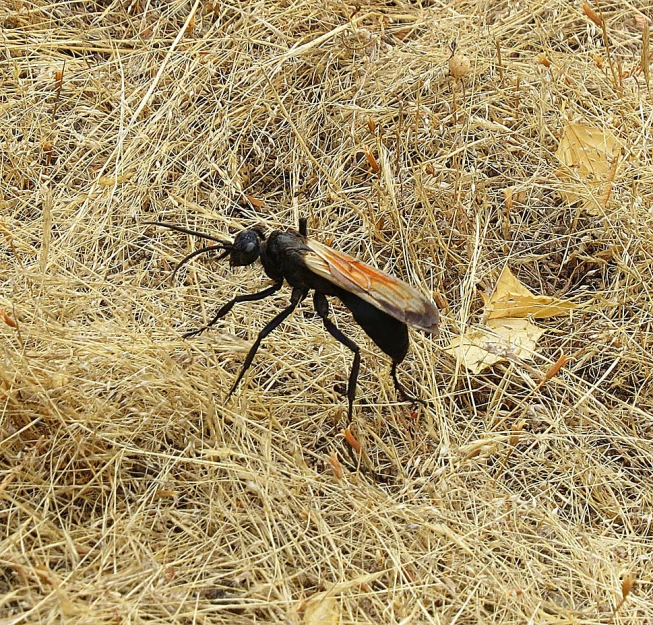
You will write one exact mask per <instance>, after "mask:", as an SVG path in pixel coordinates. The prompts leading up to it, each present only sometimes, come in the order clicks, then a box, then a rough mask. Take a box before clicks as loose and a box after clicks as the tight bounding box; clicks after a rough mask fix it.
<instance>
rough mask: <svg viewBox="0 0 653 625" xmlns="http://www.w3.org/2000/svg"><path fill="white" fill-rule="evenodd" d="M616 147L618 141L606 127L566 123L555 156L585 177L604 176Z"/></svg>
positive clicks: (615, 152)
mask: <svg viewBox="0 0 653 625" xmlns="http://www.w3.org/2000/svg"><path fill="white" fill-rule="evenodd" d="M618 148H619V143H618V141H617V140H616V139H615V138H614V136H613V135H612V134H611V133H610V131H609V130H607V129H601V128H592V127H590V126H585V125H583V124H567V125H566V126H565V129H564V131H563V132H562V137H560V143H559V144H558V150H557V151H556V157H557V158H558V160H559V161H560V162H561V163H563V164H564V165H566V166H567V167H570V168H572V169H575V170H577V171H578V173H579V174H580V175H581V176H583V177H585V178H586V177H589V176H605V175H606V174H607V173H608V170H609V169H610V161H611V160H612V158H614V156H616V154H617V151H618Z"/></svg>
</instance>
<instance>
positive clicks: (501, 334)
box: [445, 319, 544, 373]
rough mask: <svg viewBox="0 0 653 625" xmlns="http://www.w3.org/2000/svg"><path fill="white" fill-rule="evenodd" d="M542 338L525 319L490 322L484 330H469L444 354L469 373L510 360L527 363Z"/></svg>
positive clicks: (538, 329) (451, 344) (453, 341)
mask: <svg viewBox="0 0 653 625" xmlns="http://www.w3.org/2000/svg"><path fill="white" fill-rule="evenodd" d="M542 334H544V330H543V329H542V328H538V327H537V326H536V325H535V324H534V323H531V322H530V321H529V320H528V319H490V320H489V321H488V323H487V326H486V327H485V328H468V329H467V331H466V332H465V334H464V335H463V336H458V337H456V338H454V339H453V340H452V341H451V342H450V343H449V346H448V347H447V348H445V351H446V352H448V353H449V354H451V355H453V356H454V357H455V358H456V360H458V362H460V363H461V364H463V365H464V366H465V367H466V368H467V369H469V370H470V371H471V372H472V373H480V372H481V371H483V369H487V368H488V367H491V366H492V365H494V364H495V363H497V362H501V361H503V360H509V359H510V358H520V359H530V358H531V357H532V353H533V351H534V350H535V346H536V345H537V341H538V340H539V338H540V337H541V336H542Z"/></svg>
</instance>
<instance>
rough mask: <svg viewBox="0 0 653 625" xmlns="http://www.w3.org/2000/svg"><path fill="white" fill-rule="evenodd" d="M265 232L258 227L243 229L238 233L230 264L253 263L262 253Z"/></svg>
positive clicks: (235, 265)
mask: <svg viewBox="0 0 653 625" xmlns="http://www.w3.org/2000/svg"><path fill="white" fill-rule="evenodd" d="M263 238H264V237H263V232H262V231H261V230H260V229H258V228H253V229H251V230H243V231H242V232H239V233H238V234H237V235H236V238H235V239H234V242H233V245H232V246H231V250H230V253H229V264H230V265H231V266H232V267H243V266H245V265H251V264H252V263H253V262H255V261H256V259H257V258H258V257H259V255H260V253H261V241H263Z"/></svg>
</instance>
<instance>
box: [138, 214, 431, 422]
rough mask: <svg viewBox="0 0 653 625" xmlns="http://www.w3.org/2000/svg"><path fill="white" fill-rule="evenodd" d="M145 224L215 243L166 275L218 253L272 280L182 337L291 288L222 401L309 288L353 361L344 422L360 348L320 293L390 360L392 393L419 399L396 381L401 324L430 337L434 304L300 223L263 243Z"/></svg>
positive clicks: (404, 336)
mask: <svg viewBox="0 0 653 625" xmlns="http://www.w3.org/2000/svg"><path fill="white" fill-rule="evenodd" d="M146 223H148V224H151V225H155V226H161V227H163V228H168V229H170V230H176V231H178V232H183V233H185V234H190V235H193V236H197V237H201V238H203V239H208V240H209V241H214V242H215V243H216V244H217V245H210V246H208V247H204V248H201V249H198V250H196V251H194V252H193V253H191V254H188V256H186V257H185V258H183V259H182V260H181V261H180V262H179V264H178V265H177V266H176V267H175V270H174V272H173V276H174V275H175V273H176V272H177V271H178V270H179V268H180V267H181V266H182V265H184V264H185V263H187V262H188V261H189V260H191V259H192V258H195V257H196V256H199V255H200V254H206V253H209V252H213V251H218V250H220V251H222V254H220V255H219V257H218V259H223V258H226V257H227V256H229V262H230V264H231V266H235V267H241V266H244V265H251V264H252V263H254V262H256V260H257V259H260V260H261V264H262V265H263V269H264V270H265V273H266V274H267V275H268V277H269V278H271V279H272V280H273V282H274V284H272V285H271V286H269V287H268V288H267V289H263V290H262V291H260V292H258V293H251V294H247V295H238V296H237V297H234V298H233V299H232V300H231V301H229V302H227V303H226V304H225V305H224V306H222V308H220V310H219V311H218V312H217V313H216V315H215V317H213V319H212V320H211V321H210V322H209V323H208V324H207V325H206V326H204V327H202V328H199V329H198V330H194V331H192V332H187V333H186V334H184V336H185V337H190V336H194V335H196V334H199V333H200V332H202V331H204V330H206V329H207V328H209V327H211V326H212V325H214V324H215V323H217V322H218V320H219V319H221V318H222V317H224V316H225V315H226V314H227V313H228V312H229V311H230V310H231V309H232V308H233V307H234V305H235V304H237V303H239V302H253V301H257V300H262V299H264V298H266V297H268V296H270V295H272V294H273V293H275V292H276V291H278V290H279V289H280V288H281V287H282V286H283V281H284V280H285V281H286V282H288V284H289V285H290V286H291V287H292V295H291V296H290V305H289V306H288V307H287V308H285V309H284V310H282V311H281V312H280V313H279V314H277V315H276V316H275V317H274V318H273V319H272V320H271V321H269V322H268V324H267V325H266V326H265V327H264V328H263V330H261V332H260V333H259V335H258V336H257V337H256V340H255V341H254V344H253V345H252V347H251V348H250V350H249V353H248V354H247V357H246V358H245V363H244V364H243V368H242V369H241V371H240V373H239V374H238V377H237V378H236V381H235V382H234V384H233V386H232V387H231V390H230V391H229V394H228V395H227V399H228V398H229V397H230V396H231V394H232V393H233V392H234V391H235V390H236V387H237V386H238V384H239V383H240V381H241V380H242V378H243V376H244V375H245V372H246V371H247V369H249V367H250V365H251V364H252V361H253V360H254V356H255V355H256V352H257V351H258V348H259V347H260V345H261V341H262V340H263V339H264V338H265V337H266V336H267V335H268V334H270V332H272V331H273V330H274V329H275V328H277V327H278V326H279V325H280V324H281V323H282V322H283V321H284V320H285V319H286V318H288V317H289V316H290V315H291V314H292V312H293V311H294V310H295V308H296V307H297V305H298V304H299V303H300V302H301V301H302V300H303V299H304V298H305V297H306V296H307V295H308V293H309V291H311V290H313V291H314V293H313V305H314V306H315V311H316V312H317V314H318V315H319V316H320V317H321V318H322V322H323V323H324V327H325V328H326V330H327V332H328V333H329V334H330V335H331V336H332V337H333V338H334V339H336V341H339V342H340V343H342V344H343V345H345V346H346V347H348V348H349V349H350V350H351V351H352V352H354V362H353V364H352V367H351V372H350V374H349V383H348V386H347V399H348V400H349V408H348V412H347V414H348V419H349V421H351V416H352V407H353V403H354V397H355V395H356V381H357V379H358V371H359V369H360V348H359V347H358V345H356V343H354V341H352V340H351V339H350V338H348V337H347V336H345V335H344V334H343V332H341V331H340V330H339V329H338V328H337V327H336V325H335V324H334V323H333V321H331V319H329V303H328V301H327V298H326V296H327V295H331V296H335V297H337V298H338V299H340V300H341V301H342V303H343V304H344V305H345V306H346V307H347V308H348V309H349V310H350V312H351V314H352V315H353V316H354V319H355V320H356V322H357V323H358V324H359V325H360V326H361V328H363V330H365V332H366V333H367V335H368V336H369V337H370V338H371V339H372V340H373V341H374V342H375V343H376V345H377V346H378V347H379V348H380V349H381V350H382V351H383V352H385V353H386V354H387V355H388V356H390V358H391V359H392V369H391V374H392V379H393V381H394V384H395V388H396V390H397V392H398V393H399V395H401V397H402V398H403V399H410V400H413V401H415V400H416V401H421V400H418V399H417V398H415V397H412V396H410V395H409V394H408V393H407V392H406V391H405V390H404V388H403V387H402V385H401V384H400V383H399V381H398V380H397V365H399V364H400V363H401V362H402V361H403V359H404V358H405V357H406V354H407V353H408V344H409V341H408V326H409V325H410V326H413V327H415V328H418V329H419V330H423V331H424V332H429V333H431V334H436V333H437V332H438V323H439V314H438V309H437V308H436V307H435V305H434V304H433V303H431V302H430V301H429V300H428V299H426V298H425V297H424V296H423V295H422V294H421V293H419V291H417V290H416V289H414V288H413V287H411V286H409V285H408V284H406V283H405V282H402V281H401V280H398V279H397V278H394V277H392V276H390V275H388V274H387V273H384V272H382V271H379V270H378V269H374V268H373V267H370V266H369V265H367V264H365V263H364V262H362V261H360V260H358V259H356V258H353V257H352V256H348V255H347V254H343V253H342V252H338V251H336V250H334V249H332V248H330V247H328V246H326V245H323V244H322V243H319V242H318V241H316V240H315V239H311V238H310V237H308V233H307V220H306V218H303V219H300V220H299V230H298V231H297V230H291V229H288V230H275V231H274V232H272V233H271V234H270V235H269V236H268V237H267V238H266V236H265V234H264V232H263V230H262V229H261V228H257V227H255V228H251V229H249V230H243V231H242V232H239V233H238V234H237V235H236V238H235V239H234V241H233V243H231V242H230V241H225V240H222V239H219V238H217V237H214V236H211V235H209V234H205V233H202V232H195V231H193V230H188V229H187V228H183V227H181V226H176V225H174V224H169V223H164V222H146Z"/></svg>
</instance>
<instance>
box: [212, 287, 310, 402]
mask: <svg viewBox="0 0 653 625" xmlns="http://www.w3.org/2000/svg"><path fill="white" fill-rule="evenodd" d="M279 286H281V285H280V284H279ZM270 288H272V287H270ZM266 290H267V289H266ZM261 293H263V291H261ZM258 295H260V293H259V294H258ZM306 295H307V293H306V291H302V290H300V289H293V290H292V295H291V296H290V306H288V308H284V309H283V310H282V311H281V312H280V313H279V314H278V315H277V316H276V317H274V318H273V319H272V320H271V321H269V322H268V324H267V325H266V326H265V327H264V328H263V329H262V330H261V331H260V332H259V335H258V336H257V337H256V340H255V341H254V345H252V346H251V347H250V349H249V352H248V353H247V358H245V362H244V364H243V368H242V369H241V370H240V373H239V374H238V377H237V378H236V381H235V382H234V384H233V386H232V387H231V390H230V391H229V394H228V395H227V397H226V399H229V398H230V397H231V395H232V393H233V392H234V391H235V390H236V387H237V386H238V384H239V383H240V381H241V380H242V379H243V376H244V375H245V372H246V371H247V369H249V367H250V365H251V364H252V361H253V360H254V356H256V352H257V351H258V348H259V347H260V346H261V341H262V340H263V339H264V338H265V337H266V336H267V335H268V334H270V332H272V330H274V329H275V328H277V327H279V326H280V325H281V324H282V323H283V322H284V320H285V319H287V318H288V317H290V315H291V314H292V312H293V311H294V310H295V308H297V305H298V304H299V302H301V301H302V300H303V299H304V298H305V297H306ZM230 303H231V302H230ZM226 399H225V401H226Z"/></svg>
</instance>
